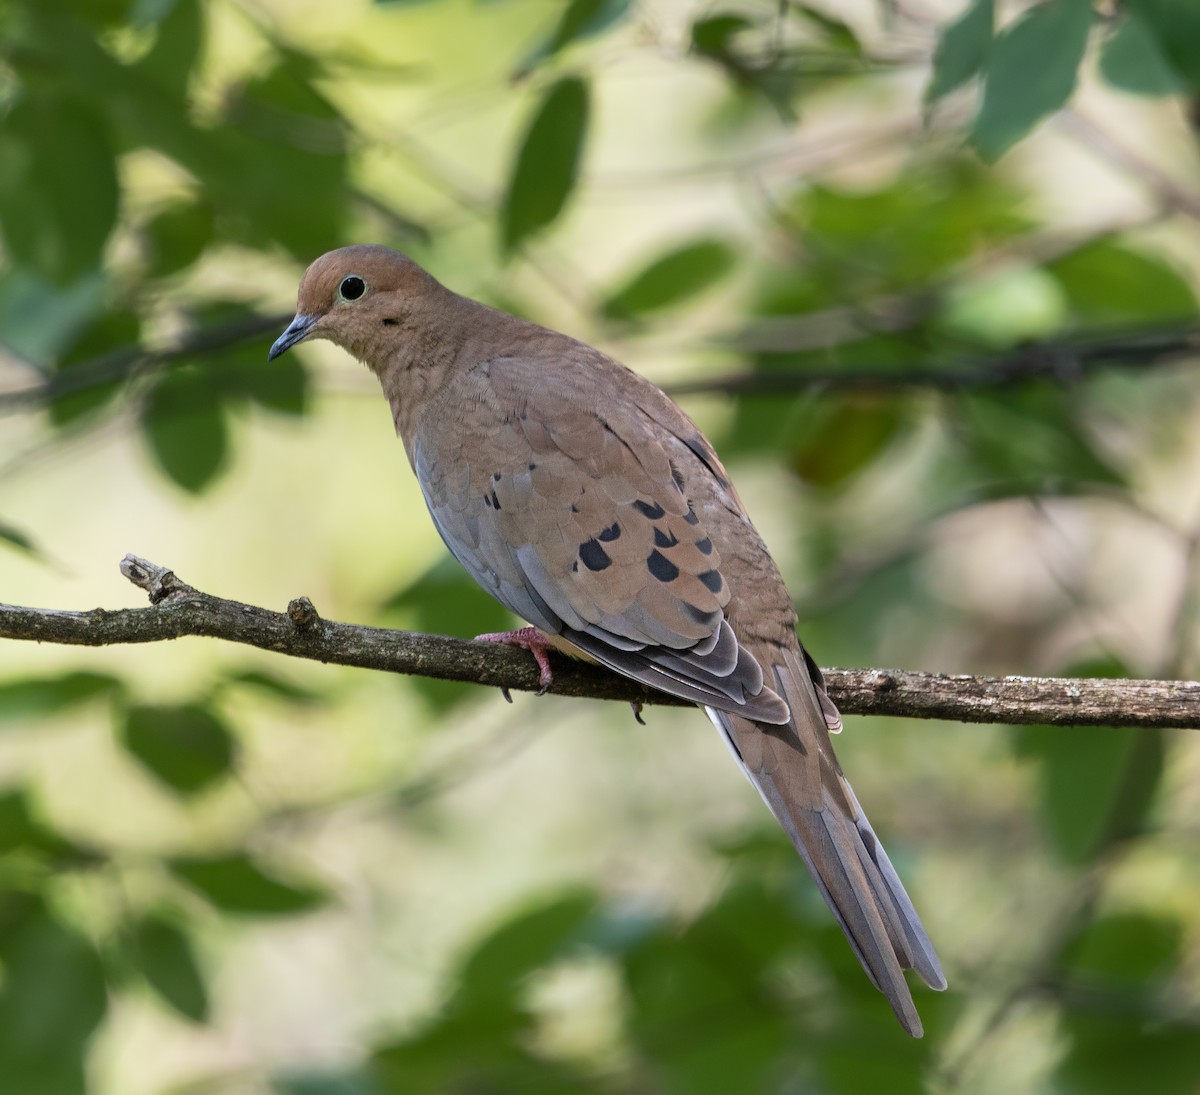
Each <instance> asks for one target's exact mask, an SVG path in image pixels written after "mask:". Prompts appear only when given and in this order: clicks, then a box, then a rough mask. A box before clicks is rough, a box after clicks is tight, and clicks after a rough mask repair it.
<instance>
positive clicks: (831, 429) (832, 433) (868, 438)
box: [792, 397, 907, 487]
mask: <svg viewBox="0 0 1200 1095" xmlns="http://www.w3.org/2000/svg"><path fill="white" fill-rule="evenodd" d="M906 419H907V415H905V413H904V410H903V405H902V404H900V403H898V402H897V401H896V400H894V399H872V398H870V397H866V398H855V397H849V398H843V399H834V400H827V401H825V402H824V403H823V404H822V406H821V411H820V414H819V419H818V423H817V425H816V428H815V429H813V428H810V429H807V430H805V432H804V436H803V438H802V439H801V440H800V442H799V445H798V447H797V449H796V452H795V454H794V456H793V458H792V468H793V469H794V470H795V472H796V474H797V475H799V476H800V478H801V479H803V480H805V482H808V483H812V484H814V485H815V486H821V487H832V486H836V485H838V484H840V483H842V482H844V481H845V480H846V479H848V478H849V477H850V476H852V475H854V474H855V473H856V472H859V471H861V470H862V469H863V468H865V467H867V466H868V465H870V464H871V463H872V462H873V461H874V460H875V459H876V458H877V457H878V456H880V455H881V454H882V453H883V452H884V451H885V450H886V449H887V448H888V446H889V445H890V444H891V443H892V441H893V440H895V438H896V436H897V434H898V433H899V432H900V430H901V428H902V427H903V426H904V423H905V421H906Z"/></svg>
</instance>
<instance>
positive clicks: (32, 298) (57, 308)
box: [0, 138, 105, 366]
mask: <svg viewBox="0 0 1200 1095" xmlns="http://www.w3.org/2000/svg"><path fill="white" fill-rule="evenodd" d="M0 143H2V138H0ZM0 170H3V169H2V168H0ZM104 289H105V282H104V276H103V274H101V273H99V272H93V273H90V274H85V275H84V276H83V277H81V278H79V279H78V280H77V281H75V282H74V283H73V284H72V285H71V286H69V287H68V288H66V289H60V288H58V287H56V286H54V285H51V284H50V283H49V282H47V281H45V280H43V279H42V278H40V277H38V276H37V275H36V274H34V273H32V272H31V271H28V270H23V269H20V268H18V267H14V268H12V269H10V270H7V271H5V272H3V273H0V343H3V345H5V346H7V347H8V348H9V349H10V350H12V352H13V353H14V354H16V355H17V356H18V357H22V358H25V359H26V360H27V361H31V362H33V363H34V364H35V365H39V366H48V365H49V364H50V363H51V362H53V361H54V360H56V359H57V358H58V357H59V356H60V355H61V354H62V353H63V352H64V351H65V350H66V349H67V348H68V347H69V346H70V345H71V343H72V342H73V341H75V339H77V338H78V337H79V336H80V333H81V332H82V331H84V330H85V329H86V328H87V326H88V324H89V323H91V322H92V321H93V319H94V318H95V317H96V316H97V314H99V313H101V309H102V308H103V307H104Z"/></svg>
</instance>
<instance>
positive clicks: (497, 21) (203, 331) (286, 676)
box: [0, 0, 1200, 1095]
mask: <svg viewBox="0 0 1200 1095" xmlns="http://www.w3.org/2000/svg"><path fill="white" fill-rule="evenodd" d="M1198 91H1200V17H1198V15H1197V12H1196V10H1195V9H1194V8H1193V6H1192V5H1191V4H1189V3H1186V2H1183V0H1177V2H1174V3H1172V2H1171V0H1126V2H1124V3H1110V2H1107V0H1098V2H1096V3H1095V4H1093V3H1091V2H1090V0H1045V2H1042V3H1035V4H1026V3H1006V2H1002V0H997V3H996V4H995V5H993V4H992V2H991V0H973V2H972V3H971V4H970V5H968V6H967V7H965V8H964V7H963V6H962V5H961V4H957V3H954V2H951V0H947V2H946V3H941V2H939V0H858V2H855V3H834V2H832V0H829V2H824V3H821V2H818V0H812V2H811V3H810V2H798V0H778V2H767V0H719V2H718V0H704V2H691V0H641V2H629V0H571V2H570V3H557V2H554V3H551V2H549V0H426V2H423V3H412V2H409V3H386V4H383V3H381V4H369V3H366V2H364V0H352V2H346V3H337V4H333V3H316V2H309V0H54V2H53V3H47V2H43V0H7V2H5V3H3V4H0V240H2V253H0V259H2V262H3V267H2V271H0V344H2V346H0V414H2V415H3V419H2V427H0V600H4V601H7V602H12V603H19V604H27V605H38V606H42V607H61V608H87V607H93V606H95V605H103V606H106V607H119V606H123V605H138V604H142V603H144V598H143V597H142V595H141V594H140V593H139V592H138V591H137V590H135V589H133V588H132V587H131V586H129V584H128V583H127V582H125V581H124V580H123V579H122V578H121V577H120V575H119V574H118V571H117V563H118V561H119V560H120V559H121V557H122V556H123V555H124V554H125V553H126V552H129V551H132V552H136V553H137V554H140V555H143V556H145V557H148V558H149V559H151V560H153V561H154V562H156V563H159V564H161V565H164V566H169V567H171V568H173V569H174V570H176V571H177V572H178V573H179V575H180V576H181V577H183V578H184V579H185V580H186V581H189V582H191V583H192V584H194V585H196V586H198V587H199V588H201V589H203V590H206V591H208V592H212V593H215V594H218V595H221V596H225V597H230V598H234V599H238V600H243V601H246V602H249V603H254V604H261V605H266V606H269V607H273V608H282V607H283V606H284V605H285V604H286V603H287V601H288V600H289V599H290V598H292V597H295V596H297V595H299V594H302V593H303V594H307V595H309V596H310V597H311V598H312V599H313V600H314V602H315V604H316V606H317V608H318V609H319V610H320V612H321V613H322V614H323V615H325V616H327V617H329V618H334V619H341V620H350V621H356V622H363V623H373V624H380V625H389V626H395V627H406V628H418V629H421V630H429V631H438V632H443V633H449V634H455V635H461V636H470V635H472V634H474V633H476V632H479V631H483V630H489V629H492V628H495V627H502V626H505V623H506V621H505V618H504V615H503V613H501V612H500V611H499V610H498V609H497V608H496V607H495V606H493V605H492V604H491V603H490V602H489V601H488V600H487V598H486V597H485V596H484V595H483V594H481V593H479V592H477V591H476V590H474V589H473V587H471V585H470V583H469V582H468V581H467V580H466V579H465V578H464V577H463V576H462V575H461V574H460V573H459V571H458V570H457V569H456V568H455V566H454V565H452V563H451V561H450V560H448V559H447V558H446V557H445V552H444V549H443V548H442V546H441V544H440V542H439V541H438V539H437V536H436V534H435V533H434V531H433V529H432V527H431V525H430V523H429V521H428V519H427V517H426V515H425V512H424V508H423V506H422V504H421V500H420V496H419V492H418V490H417V488H416V486H415V484H414V482H413V479H412V477H411V474H410V472H409V471H408V469H407V467H406V465H405V461H404V457H403V452H402V449H401V447H400V445H399V444H398V443H397V441H396V439H395V438H394V436H393V435H392V429H391V422H390V416H389V413H388V410H387V408H386V405H385V404H384V402H383V400H382V399H381V398H380V397H379V395H378V392H377V391H376V390H375V388H374V382H373V380H372V379H371V378H370V377H369V375H368V374H367V373H366V371H365V370H364V369H362V368H361V367H359V366H357V365H355V364H354V363H353V362H352V361H350V360H349V359H348V358H346V357H345V356H344V355H342V354H341V353H339V352H338V351H336V350H334V349H332V348H330V347H329V346H328V345H324V344H318V345H314V346H312V347H304V348H302V349H301V350H299V351H298V352H296V353H293V354H289V355H288V356H287V357H286V358H284V359H282V360H281V361H279V362H277V363H275V364H273V365H271V366H269V367H268V365H267V364H266V360H265V358H266V350H267V347H268V346H269V344H270V342H271V341H272V339H273V338H274V337H275V335H276V334H277V333H278V331H279V330H280V329H281V328H282V326H283V324H284V323H285V322H286V321H287V319H288V318H289V317H290V313H291V309H292V302H293V300H294V292H295V285H296V282H297V280H298V277H299V275H300V272H301V271H302V269H303V268H304V266H305V265H306V264H307V262H308V261H310V260H311V259H312V258H314V257H315V256H316V255H318V254H319V253H321V252H323V251H325V250H328V249H330V248H333V247H335V246H339V245H342V244H345V243H350V242H358V241H376V242H384V243H388V244H391V245H393V246H397V247H400V248H402V249H404V250H406V251H407V252H408V253H410V254H411V255H413V256H414V257H415V258H417V259H418V260H419V261H421V262H422V263H424V264H425V265H427V266H428V267H429V268H430V269H431V270H432V271H433V272H434V273H435V274H436V275H437V276H438V277H439V278H440V279H442V280H443V281H444V282H446V283H447V284H449V285H450V286H452V287H453V288H455V289H457V290H459V291H461V292H464V293H467V294H469V295H473V296H476V297H479V298H481V299H484V300H487V301H489V302H490V303H493V304H495V305H497V306H500V307H503V308H506V309H509V310H511V311H514V312H517V313H519V314H522V315H526V316H529V317H532V318H534V319H536V320H538V321H540V322H544V323H547V324H549V325H552V326H557V327H560V328H562V329H565V330H567V331H569V332H571V333H573V334H575V335H577V336H580V337H582V338H585V339H587V340H589V341H592V342H594V343H595V344H597V345H600V346H602V347H603V348H605V349H606V350H608V351H610V352H612V353H613V354H614V355H616V356H618V357H620V358H621V359H622V360H624V361H626V362H627V363H628V364H630V365H631V366H633V367H635V368H637V369H639V370H640V371H642V372H644V373H645V374H647V375H648V376H651V377H652V378H653V379H655V380H656V381H658V382H659V383H661V384H663V385H664V386H667V387H668V388H672V389H673V390H675V391H677V392H678V393H679V397H680V399H681V400H682V401H683V403H684V405H685V407H686V408H687V409H688V410H689V412H691V413H692V414H693V415H694V416H695V417H696V419H697V420H698V421H699V422H700V423H701V424H702V425H703V427H704V428H705V429H706V430H707V431H708V432H709V434H710V436H711V437H712V438H713V439H714V441H715V442H716V444H717V447H718V449H719V450H720V451H721V452H722V454H723V455H724V456H725V458H726V462H727V463H728V464H729V466H730V468H731V470H732V472H733V474H734V477H735V479H736V480H737V482H738V483H739V486H740V488H741V491H742V493H743V496H744V497H745V499H746V501H747V504H748V505H749V507H750V510H751V512H752V514H753V515H754V516H755V519H756V521H757V523H758V524H759V526H760V528H761V529H762V531H763V532H764V535H765V536H766V539H767V541H768V543H769V544H770V546H771V548H772V551H773V552H774V553H775V556H776V558H777V559H778V560H779V562H780V564H781V566H782V568H783V571H784V573H785V575H786V576H787V578H788V581H789V585H790V588H791V589H792V591H793V594H794V596H795V598H796V602H797V607H798V609H799V612H800V616H801V621H802V624H801V627H802V635H803V636H804V638H805V641H806V643H807V645H808V646H809V647H810V649H811V650H812V651H813V652H814V654H815V656H816V657H817V658H818V660H820V661H821V662H822V663H824V664H832V665H863V666H867V665H878V666H900V667H909V668H915V669H925V670H934V671H947V672H973V673H1028V674H1073V673H1074V674H1085V675H1113V676H1194V675H1195V674H1196V672H1197V646H1198V641H1200V631H1198V625H1197V603H1198V599H1200V577H1198V574H1197V569H1198V566H1200V475H1198V474H1197V468H1198V466H1200V428H1198V426H1200V392H1198V385H1197V374H1196V361H1195V357H1196V353H1195V349H1194V348H1195V347H1196V346H1197V345H1198V343H1197V341H1196V340H1197V334H1198V328H1197V305H1196V292H1197V287H1198V285H1200V249H1198V246H1197V244H1198V242H1200V231H1198V226H1197V220H1198V218H1200V156H1198V155H1197V142H1196V119H1197V116H1198V113H1200V111H1198V109H1197V105H1196V100H1195V99H1194V98H1193V96H1194V95H1195V94H1196V93H1197V92H1198ZM0 656H2V665H0V1087H2V1088H3V1089H4V1090H5V1091H6V1092H12V1093H13V1095H82V1093H84V1092H87V1093H89V1095H393V1093H404V1095H409V1093H413V1095H422V1093H431V1095H432V1093H437V1095H441V1093H463V1095H467V1093H470V1095H490V1093H497V1095H506V1093H509V1092H516V1093H522V1095H524V1093H536V1092H551V1093H552V1092H577V1091H595V1092H600V1093H646V1095H650V1093H654V1095H657V1093H678V1095H691V1093H709V1092H712V1093H721V1095H725V1093H741V1092H750V1093H757V1092H770V1093H788V1095H795V1093H807V1092H821V1093H858V1092H865V1091H887V1092H890V1093H899V1092H920V1091H929V1092H981V1093H987V1092H996V1093H1010V1092H1013V1091H1023V1092H1071V1093H1076V1092H1078V1093H1083V1092H1087V1093H1092V1092H1109V1091H1112V1092H1122V1093H1125V1092H1128V1091H1130V1090H1144V1091H1147V1092H1151V1091H1152V1092H1155V1093H1164V1092H1165V1093H1172V1092H1180V1093H1183V1092H1195V1091H1196V1090H1197V1089H1198V1086H1200V916H1198V914H1197V911H1196V910H1197V909H1198V908H1200V855H1197V850H1198V844H1197V837H1198V835H1200V748H1198V747H1197V743H1196V741H1195V740H1194V737H1193V735H1192V734H1191V733H1189V732H1187V731H1155V730H1140V731H1124V730H1120V729H1085V728H1079V729H1069V728H1058V729H1051V728H1048V727H1026V728H1023V729H1019V730H1017V729H1012V728H1006V727H1002V726H968V725H956V724H952V723H922V722H915V721H903V720H888V719H882V718H873V719H856V718H849V719H847V728H846V732H845V733H844V734H843V735H842V738H841V739H840V741H839V745H838V748H839V751H840V754H841V757H842V760H843V763H844V765H845V767H846V769H847V771H848V773H849V774H850V776H851V778H852V780H853V782H854V785H855V787H856V789H857V791H858V794H859V797H860V798H861V800H862V801H863V802H864V804H865V806H866V808H867V811H868V812H869V814H870V815H871V817H872V820H873V821H874V823H875V826H876V828H877V829H878V830H879V832H880V834H881V835H882V836H883V838H884V839H885V841H886V843H887V846H888V848H889V850H890V852H891V855H892V858H893V859H894V860H895V861H896V863H897V865H898V867H899V869H900V873H901V874H902V875H903V876H904V877H905V879H906V880H907V881H908V883H909V888H910V890H911V891H912V893H913V895H914V899H915V901H916V903H917V905H918V907H919V908H920V909H921V911H922V914H923V916H924V919H925V922H926V924H927V926H928V928H929V931H930V934H931V935H932V936H933V938H934V940H935V941H936V942H937V944H938V946H939V949H940V951H941V954H942V957H943V960H944V964H945V966H946V969H947V973H948V976H949V979H950V985H951V987H950V990H949V991H948V992H947V993H945V994H941V995H935V994H933V993H930V992H925V991H921V992H918V994H917V999H918V1006H919V1008H920V1010H921V1012H922V1015H923V1017H924V1019H925V1023H926V1030H927V1035H926V1037H925V1039H924V1040H923V1041H920V1042H913V1041H910V1040H908V1039H907V1038H906V1037H905V1036H904V1035H903V1034H902V1032H901V1031H900V1030H899V1028H898V1027H897V1026H896V1024H895V1022H894V1020H893V1019H892V1016H891V1015H890V1013H889V1011H888V1009H887V1007H886V1004H885V1003H884V1001H883V999H882V997H880V996H879V995H878V994H877V993H876V992H875V991H874V990H873V989H872V988H871V987H870V985H869V984H868V983H867V981H866V979H865V977H864V976H863V975H862V974H861V972H860V970H859V968H858V966H857V963H856V962H855V960H854V959H853V957H852V955H851V954H850V951H849V949H848V947H847V946H846V945H845V943H844V942H843V941H842V939H841V935H840V932H839V931H838V930H837V928H836V927H835V926H834V925H833V924H832V923H831V921H830V918H829V916H828V914H827V913H826V911H825V909H824V907H823V905H822V903H821V902H820V900H819V898H818V897H817V895H816V894H815V892H814V888H813V887H812V885H811V883H810V881H809V879H808V877H807V875H806V874H805V872H804V870H803V868H802V866H801V864H800V863H799V861H798V860H797V859H796V858H795V856H794V854H793V853H792V851H791V849H790V847H788V845H787V843H786V840H785V839H784V838H783V836H782V834H781V833H780V832H778V831H777V830H776V829H775V828H774V826H773V824H772V823H771V821H770V819H769V817H768V816H767V815H766V812H765V811H764V810H763V808H762V804H761V802H760V801H759V800H758V797H757V796H756V795H755V794H754V793H753V791H752V790H751V789H750V788H749V787H748V786H747V785H746V783H745V781H744V780H743V779H742V777H741V775H740V774H739V773H738V772H737V771H736V769H735V767H734V766H733V765H732V764H731V763H730V762H729V758H728V756H727V755H726V752H725V750H724V749H723V748H722V747H721V745H720V743H719V742H718V741H717V739H716V737H715V735H714V734H713V733H712V730H711V728H710V727H709V726H708V725H707V723H706V720H704V719H703V717H702V716H700V715H699V713H697V712H694V711H684V710H668V709H654V710H651V711H649V712H648V714H647V719H648V723H649V725H648V726H646V727H641V726H638V725H636V724H635V723H634V721H633V719H632V718H630V717H629V713H628V711H627V710H626V709H625V708H624V707H622V706H620V705H611V704H608V705H606V704H600V703H596V702H584V701H570V700H565V699H561V698H555V697H553V696H551V697H547V698H542V699H534V698H532V697H529V696H518V697H516V699H515V702H514V703H513V704H512V705H511V706H509V705H507V704H505V703H504V702H503V701H502V700H501V698H500V697H499V696H498V695H495V694H493V693H489V692H484V691H481V690H479V689H473V688H471V687H468V686H452V685H446V684H437V683H434V682H429V681H423V680H411V679H391V678H389V677H387V676H385V675H383V674H375V673H369V672H365V671H356V670H348V669H339V668H335V667H325V666H319V665H315V664H309V663H297V662H290V661H288V660H286V659H282V658H279V657H272V656H269V655H267V654H263V653H261V652H258V651H254V650H250V649H248V648H242V647H234V646H230V645H224V644H220V643H218V642H215V641H210V640H202V639H186V640H180V641H178V642H172V643H162V644H155V645H149V646H143V647H121V648H107V649H96V650H91V649H72V648H66V647H54V646H50V645H34V644H23V643H17V642H6V643H4V645H3V648H2V655H0Z"/></svg>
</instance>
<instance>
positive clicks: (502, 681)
mask: <svg viewBox="0 0 1200 1095" xmlns="http://www.w3.org/2000/svg"><path fill="white" fill-rule="evenodd" d="M121 572H122V573H123V574H124V575H125V576H126V577H127V578H128V579H129V580H130V581H131V582H133V583H134V585H136V586H138V587H139V588H141V589H144V590H146V592H147V593H148V594H149V596H150V601H151V606H152V607H150V608H141V609H116V610H108V609H93V610H92V611H90V612H66V611H61V610H55V609H44V608H26V607H21V606H16V605H0V638H8V639H25V640H32V641H36V642H55V643H65V644H69V645H77V646H106V645H110V644H115V643H147V642H160V641H163V640H166V639H177V638H181V637H183V636H185V635H203V636H208V637H210V638H219V639H227V640H229V641H231V642H238V643H245V644H247V645H250V646H256V647H259V648H260V649H263V650H271V651H274V652H276V653H279V654H288V655H290V656H292V657H300V658H310V659H313V660H315V661H320V662H326V663H330V664H336V665H348V666H356V667H359V668H364V669H378V670H383V671H387V672H393V673H407V674H416V675H420V676H426V677H433V678H437V679H441V680H454V681H464V682H468V683H473V684H481V685H485V686H488V687H492V688H499V689H502V690H509V689H514V690H520V691H525V692H537V691H540V687H541V685H540V681H539V679H538V671H537V667H536V666H535V665H534V662H533V660H532V659H531V658H529V657H528V656H527V655H525V654H524V653H523V652H521V651H518V650H512V649H508V648H505V647H501V646H497V645H495V644H491V643H476V642H466V641H463V640H461V639H451V638H448V637H446V636H442V635H422V634H416V633H412V632H405V631H391V630H388V629H385V628H377V627H363V626H359V625H355V624H343V623H333V622H331V621H328V620H324V619H322V618H321V617H320V616H319V615H318V613H317V611H316V609H315V608H314V607H313V605H312V603H311V602H310V601H309V600H308V599H307V598H305V597H300V598H297V599H296V600H294V601H292V602H291V604H289V605H288V611H287V612H286V613H283V612H272V611H270V610H269V609H265V608H259V607H256V606H253V605H246V604H241V603H239V602H237V601H228V600H224V599H223V598H220V597H213V596H211V595H210V594H207V593H201V592H200V591H199V590H197V589H194V588H193V587H192V586H189V585H187V584H186V583H185V582H181V581H180V580H179V579H178V578H177V577H176V576H175V575H174V574H173V573H172V572H171V571H170V570H168V569H167V568H166V567H160V566H156V565H155V564H154V563H150V562H147V561H146V560H145V559H139V558H138V557H137V556H134V555H127V556H126V557H125V558H124V559H123V560H122V562H121ZM825 680H826V683H827V685H828V688H829V694H830V695H831V696H832V697H833V700H834V702H835V703H837V704H838V706H839V707H840V708H841V709H842V711H843V712H845V713H846V714H858V715H900V716H905V717H909V718H925V719H954V720H958V721H963V722H985V723H1015V724H1020V723H1038V724H1054V725H1061V726H1114V725H1116V726H1145V727H1180V728H1200V682H1197V681H1144V680H1085V679H1073V678H1053V677H977V676H970V675H954V676H951V675H943V674H936V673H918V672H911V671H908V670H899V669H836V670H826V671H825ZM553 691H554V692H555V693H556V694H558V695H566V696H586V697H591V698H594V699H610V700H623V701H624V702H626V703H635V704H670V705H675V706H690V704H688V703H686V702H685V701H683V700H679V699H676V698H675V697H673V696H668V695H666V694H664V693H662V692H657V691H654V690H653V689H649V688H646V687H645V686H643V685H641V684H638V683H637V682H634V681H630V680H627V679H626V678H624V677H619V676H617V675H616V674H615V673H611V672H609V671H608V670H606V669H604V668H602V667H600V666H595V665H589V664H585V663H583V662H576V661H573V660H571V659H558V661H557V665H556V670H555V679H554V686H553Z"/></svg>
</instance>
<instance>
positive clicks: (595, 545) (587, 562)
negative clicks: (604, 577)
mask: <svg viewBox="0 0 1200 1095" xmlns="http://www.w3.org/2000/svg"><path fill="white" fill-rule="evenodd" d="M579 558H580V559H582V560H583V565H584V566H585V567H587V568H588V570H603V569H604V568H605V567H609V566H612V560H611V559H610V558H609V557H608V552H607V551H605V550H604V548H602V547H601V546H600V541H599V540H596V539H592V540H585V541H584V542H583V543H582V544H580V545H579Z"/></svg>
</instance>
